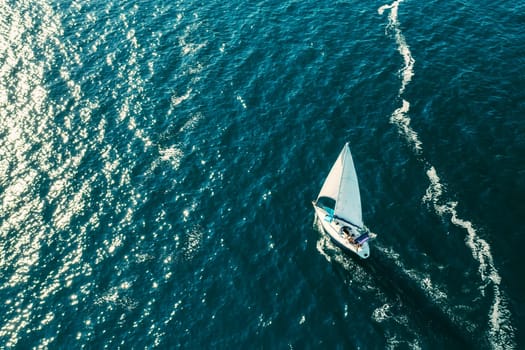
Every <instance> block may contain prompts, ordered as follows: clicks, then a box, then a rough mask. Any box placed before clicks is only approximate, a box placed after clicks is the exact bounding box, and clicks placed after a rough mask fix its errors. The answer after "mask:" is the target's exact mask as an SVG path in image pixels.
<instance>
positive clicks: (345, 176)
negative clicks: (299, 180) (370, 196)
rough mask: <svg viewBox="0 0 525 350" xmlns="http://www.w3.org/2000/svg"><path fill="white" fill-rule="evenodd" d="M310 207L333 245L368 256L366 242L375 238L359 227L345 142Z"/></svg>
mask: <svg viewBox="0 0 525 350" xmlns="http://www.w3.org/2000/svg"><path fill="white" fill-rule="evenodd" d="M312 204H313V205H314V209H315V214H316V216H317V218H318V219H319V220H320V222H321V225H322V227H323V229H324V231H326V233H327V234H328V235H329V236H330V237H331V238H332V240H333V241H335V243H336V244H338V245H339V246H341V247H342V248H344V249H346V250H349V251H351V252H353V253H355V254H357V255H358V256H359V257H361V258H363V259H366V258H368V257H369V256H370V246H369V244H368V241H369V240H370V238H371V237H372V236H375V235H374V234H373V233H371V232H369V230H368V229H366V227H365V226H364V224H363V215H362V211H361V196H360V194H359V184H358V182H357V174H356V171H355V167H354V160H353V159H352V154H351V153H350V146H349V145H348V142H347V143H346V144H345V145H344V147H343V149H342V150H341V153H339V156H338V157H337V160H336V161H335V163H334V165H333V166H332V169H331V170H330V173H329V174H328V176H327V177H326V180H325V181H324V184H323V187H321V191H320V192H319V195H318V196H317V199H316V200H315V201H314V202H312Z"/></svg>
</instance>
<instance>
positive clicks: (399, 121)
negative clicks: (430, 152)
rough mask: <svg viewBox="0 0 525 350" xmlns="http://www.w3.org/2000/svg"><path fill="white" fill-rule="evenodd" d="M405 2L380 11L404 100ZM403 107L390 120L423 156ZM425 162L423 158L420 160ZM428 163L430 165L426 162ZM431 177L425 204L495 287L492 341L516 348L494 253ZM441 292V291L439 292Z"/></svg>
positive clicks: (410, 63) (408, 74) (409, 64)
mask: <svg viewBox="0 0 525 350" xmlns="http://www.w3.org/2000/svg"><path fill="white" fill-rule="evenodd" d="M402 1H403V0H397V1H394V2H393V3H392V4H390V5H383V6H381V7H380V8H379V9H378V13H379V14H380V15H383V13H384V12H385V10H390V14H389V16H388V25H387V31H389V30H390V31H392V32H393V33H394V37H395V40H396V43H397V50H398V52H399V53H400V54H401V56H402V57H403V61H404V66H403V68H402V69H401V87H400V88H399V97H401V96H402V95H403V93H404V91H405V88H406V86H407V85H408V84H409V83H410V81H411V80H412V77H413V76H414V64H415V60H414V58H413V57H412V54H411V52H410V48H409V46H408V45H407V43H406V40H405V37H404V35H403V33H402V31H401V29H400V26H399V21H398V10H399V4H400V3H401V2H402ZM402 101H403V104H402V106H401V107H400V108H398V109H396V110H395V111H394V112H393V113H392V116H391V117H390V122H391V123H392V124H394V125H396V126H397V128H398V131H399V132H400V133H401V134H402V135H404V136H405V139H406V140H407V142H408V143H409V144H410V145H411V146H412V149H413V151H414V153H415V154H416V155H418V156H421V154H422V151H423V147H422V142H421V141H420V140H419V137H418V135H417V133H416V132H415V131H414V130H413V129H412V128H411V127H410V118H409V117H408V111H409V109H410V103H409V102H408V101H407V100H405V99H402ZM419 159H420V160H421V161H424V158H423V157H420V158H419ZM425 164H426V165H428V164H427V163H426V161H425ZM426 173H427V177H428V180H429V182H430V185H429V187H428V188H427V190H426V193H425V195H424V196H423V202H426V203H430V204H431V205H432V207H433V209H434V211H435V212H436V214H438V215H439V216H441V217H443V216H445V215H449V216H450V221H451V222H452V223H453V224H454V225H456V226H458V227H460V228H462V229H464V230H466V232H467V237H466V245H467V247H468V248H469V249H470V250H471V252H472V256H473V258H474V259H475V260H476V261H477V262H478V263H479V268H478V272H479V275H480V278H481V281H482V282H483V284H482V286H481V287H480V292H481V294H482V295H483V296H484V295H485V289H486V287H487V286H489V285H492V287H493V288H492V291H493V302H492V307H491V310H490V311H489V315H488V316H489V335H490V337H489V340H490V341H491V343H492V346H493V347H494V348H505V347H514V346H515V343H514V338H515V336H514V328H513V327H512V324H511V322H510V316H511V315H510V312H509V310H508V309H507V306H506V304H507V303H506V301H505V299H504V296H503V294H502V293H501V290H500V287H499V286H500V283H501V277H500V275H499V273H498V271H497V269H496V267H495V266H494V261H493V258H492V254H491V252H490V245H489V244H488V243H487V242H486V241H485V240H484V239H482V238H480V237H479V236H478V234H477V231H476V229H475V228H474V225H473V224H472V223H471V222H470V221H468V220H464V219H461V218H459V217H458V214H457V211H456V206H457V204H458V203H457V202H453V201H448V202H443V200H442V196H443V193H444V189H445V186H444V185H443V184H442V183H441V180H440V178H439V176H438V175H437V171H436V169H435V167H434V166H432V165H430V167H429V168H428V170H427V172H426ZM423 282H424V287H425V289H428V290H430V291H432V294H434V293H435V288H434V287H433V285H432V281H431V280H430V279H429V278H426V279H424V280H423ZM438 292H439V291H438ZM437 295H438V296H439V297H441V298H444V297H446V294H444V293H443V294H442V293H441V292H439V293H438V294H437Z"/></svg>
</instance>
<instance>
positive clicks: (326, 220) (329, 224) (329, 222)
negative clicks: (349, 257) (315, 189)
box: [314, 204, 370, 259]
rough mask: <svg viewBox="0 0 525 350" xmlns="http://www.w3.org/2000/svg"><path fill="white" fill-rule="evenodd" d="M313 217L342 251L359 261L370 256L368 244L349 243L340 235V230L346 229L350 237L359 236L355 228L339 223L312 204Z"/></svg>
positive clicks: (322, 209)
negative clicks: (350, 253)
mask: <svg viewBox="0 0 525 350" xmlns="http://www.w3.org/2000/svg"><path fill="white" fill-rule="evenodd" d="M314 209H315V215H316V217H317V218H318V219H319V221H320V222H321V226H322V227H323V230H324V231H325V233H326V234H328V236H330V238H331V239H332V240H333V241H334V242H335V243H336V244H337V245H338V246H340V247H341V248H343V249H344V250H347V251H350V252H352V253H354V254H356V255H357V256H359V257H360V258H361V259H367V258H368V257H369V256H370V246H369V244H368V242H364V243H363V244H361V245H357V244H353V243H350V241H349V240H348V239H347V237H344V236H343V235H342V234H341V228H342V227H343V226H344V227H348V228H350V229H351V235H353V236H354V237H357V236H359V233H358V232H357V230H356V228H355V227H352V226H350V225H347V224H346V223H344V222H342V221H339V220H337V219H332V218H331V215H330V213H328V212H327V211H326V210H325V209H324V208H322V207H318V206H317V205H315V204H314Z"/></svg>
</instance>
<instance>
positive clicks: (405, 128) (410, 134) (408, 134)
mask: <svg viewBox="0 0 525 350" xmlns="http://www.w3.org/2000/svg"><path fill="white" fill-rule="evenodd" d="M409 109H410V103H409V102H408V101H407V100H405V99H403V105H402V106H401V107H399V108H398V109H396V110H395V111H394V113H392V115H391V116H390V123H392V124H394V125H396V126H397V129H398V131H399V133H400V134H401V135H403V136H404V137H405V139H406V140H407V142H408V143H409V144H410V145H411V146H412V148H413V150H414V153H416V154H420V153H421V152H422V151H423V147H422V144H421V141H420V140H419V137H418V136H417V133H416V132H415V131H414V130H413V129H412V128H411V127H410V118H409V117H408V115H407V113H408V110H409Z"/></svg>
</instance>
